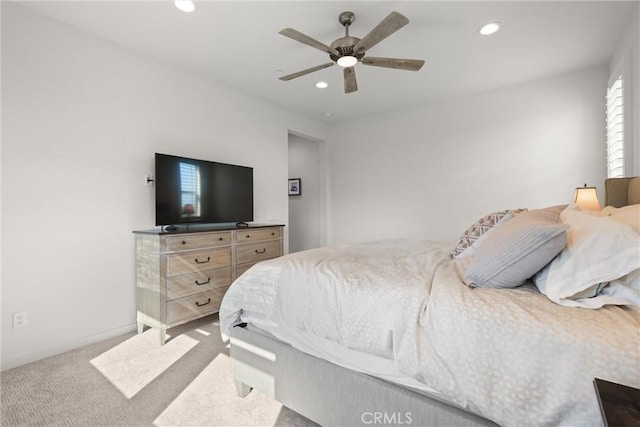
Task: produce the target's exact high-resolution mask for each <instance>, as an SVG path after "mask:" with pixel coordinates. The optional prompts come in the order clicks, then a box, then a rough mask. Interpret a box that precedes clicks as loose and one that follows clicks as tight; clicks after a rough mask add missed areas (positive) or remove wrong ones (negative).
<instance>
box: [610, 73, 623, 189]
mask: <svg viewBox="0 0 640 427" xmlns="http://www.w3.org/2000/svg"><path fill="white" fill-rule="evenodd" d="M624 162H625V159H624V86H623V79H622V76H619V77H618V78H616V79H615V80H614V81H613V83H611V85H610V86H609V88H608V89H607V177H608V178H619V177H623V176H625V175H624V173H625V170H624Z"/></svg>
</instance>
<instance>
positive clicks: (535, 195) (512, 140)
mask: <svg viewBox="0 0 640 427" xmlns="http://www.w3.org/2000/svg"><path fill="white" fill-rule="evenodd" d="M606 81H607V69H606V66H602V67H597V68H593V69H588V70H583V71H577V72H574V73H570V74H567V75H562V76H557V77H553V78H549V79H546V80H542V81H537V82H532V83H529V84H525V85H521V86H516V87H511V88H506V89H501V90H496V91H492V92H486V93H482V94H477V95H473V96H468V97H464V98H460V99H452V100H448V101H444V102H439V103H436V104H433V105H429V106H425V107H423V108H421V109H414V110H408V111H399V112H397V113H395V114H388V115H384V116H376V117H369V118H366V119H363V120H359V121H352V122H349V123H346V124H342V125H338V126H335V127H334V128H332V139H331V143H330V144H328V156H329V164H330V165H331V169H330V172H329V173H330V181H331V186H330V194H331V199H330V204H331V206H332V210H331V218H330V221H329V223H330V224H331V226H332V228H331V231H330V241H331V242H348V241H363V240H372V239H378V238H391V237H408V238H425V239H443V240H453V239H455V238H457V237H459V235H460V233H462V232H463V231H464V230H465V229H466V228H467V227H468V226H469V225H470V224H471V223H472V222H473V221H474V220H476V219H477V218H478V217H480V216H482V215H484V214H486V213H488V212H492V211H495V210H500V209H508V208H521V207H526V208H536V207H544V206H548V205H553V204H561V203H568V202H570V201H571V199H572V197H573V191H574V188H575V187H576V186H580V185H582V184H584V183H585V182H586V183H588V184H589V185H595V186H597V187H598V190H599V193H600V197H601V198H602V191H603V187H602V186H603V182H604V178H605V164H604V147H603V142H604V132H605V131H604V114H605V113H604V111H605V109H604V102H603V99H604V95H605V90H606Z"/></svg>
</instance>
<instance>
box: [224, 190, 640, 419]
mask: <svg viewBox="0 0 640 427" xmlns="http://www.w3.org/2000/svg"><path fill="white" fill-rule="evenodd" d="M639 185H640V179H636V180H635V181H634V180H631V179H620V180H607V182H606V185H605V187H606V190H607V196H606V198H605V200H607V201H609V200H610V198H612V197H614V196H612V195H615V198H616V202H615V203H616V205H615V206H614V205H612V206H607V207H606V208H605V209H603V210H602V211H598V212H583V211H581V210H580V209H579V207H577V206H575V205H573V204H571V205H568V206H552V207H545V208H542V209H509V210H504V211H499V212H493V213H491V214H488V215H486V216H484V217H483V218H481V219H480V220H478V221H476V222H475V223H474V224H472V226H471V227H469V229H468V230H467V231H465V233H463V235H462V236H461V238H460V239H459V240H458V241H456V242H436V241H410V240H403V239H395V240H384V241H375V242H367V243H357V244H346V245H334V246H329V247H325V248H318V249H313V250H310V251H303V252H298V253H294V254H290V255H287V256H284V257H281V258H278V259H274V260H269V261H265V262H262V263H260V264H257V265H256V266H254V267H252V268H251V269H250V270H248V271H247V272H245V273H244V274H243V275H242V276H240V277H239V278H238V279H237V280H236V282H234V284H233V285H232V286H231V288H230V289H229V291H228V292H227V294H226V295H225V297H224V299H223V302H222V306H221V308H220V328H221V333H222V335H223V337H224V338H225V339H229V340H230V354H231V360H232V369H233V375H234V380H235V382H236V388H237V391H238V394H239V395H240V396H246V395H247V394H248V393H249V392H250V391H251V390H252V389H254V388H255V389H257V390H260V391H261V392H263V393H265V394H267V395H270V396H272V397H273V398H274V399H276V400H278V401H280V402H281V403H282V404H284V405H285V406H287V407H289V408H291V409H293V410H295V411H297V412H298V413H300V414H302V415H304V416H306V417H307V418H309V419H311V420H313V421H315V422H317V423H319V424H321V425H325V426H330V425H337V426H344V425H372V424H373V425H421V426H422V425H496V424H498V425H504V426H522V425H581V426H582V425H602V418H601V415H600V411H599V407H598V399H597V396H596V392H595V390H594V387H593V385H592V384H593V380H594V378H601V379H604V380H607V381H612V382H615V383H620V384H624V385H628V386H631V387H636V388H638V387H639V386H640V356H639V355H638V351H639V350H638V349H639V348H640V336H639V333H640V332H639V331H640V309H639V308H638V306H639V305H640V301H639V299H640V273H639V271H640V268H639V267H640V253H639V251H640V240H639V234H638V221H639V216H640V210H639V209H640V204H639V203H640V189H639V188H640V187H639ZM621 194H622V196H620V195H621ZM621 200H622V201H621Z"/></svg>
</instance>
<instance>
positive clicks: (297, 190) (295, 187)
mask: <svg viewBox="0 0 640 427" xmlns="http://www.w3.org/2000/svg"><path fill="white" fill-rule="evenodd" d="M301 194H302V180H301V179H300V178H293V179H290V180H289V195H290V196H300V195H301Z"/></svg>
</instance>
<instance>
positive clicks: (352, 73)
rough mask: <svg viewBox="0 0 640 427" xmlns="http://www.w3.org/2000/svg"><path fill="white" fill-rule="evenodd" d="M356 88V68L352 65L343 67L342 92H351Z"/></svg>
mask: <svg viewBox="0 0 640 427" xmlns="http://www.w3.org/2000/svg"><path fill="white" fill-rule="evenodd" d="M357 90H358V82H357V81H356V70H355V68H353V67H346V68H345V69H344V93H351V92H355V91H357Z"/></svg>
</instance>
